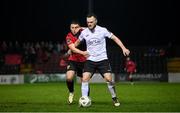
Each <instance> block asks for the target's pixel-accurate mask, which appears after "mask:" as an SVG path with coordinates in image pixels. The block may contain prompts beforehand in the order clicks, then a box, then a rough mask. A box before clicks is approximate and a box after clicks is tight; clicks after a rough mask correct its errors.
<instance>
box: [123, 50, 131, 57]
mask: <svg viewBox="0 0 180 113" xmlns="http://www.w3.org/2000/svg"><path fill="white" fill-rule="evenodd" d="M123 54H124V56H129V54H130V51H129V49H126V48H124V49H123Z"/></svg>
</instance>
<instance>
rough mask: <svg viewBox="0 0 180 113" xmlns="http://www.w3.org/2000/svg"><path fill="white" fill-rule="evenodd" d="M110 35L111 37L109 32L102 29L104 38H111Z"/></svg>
mask: <svg viewBox="0 0 180 113" xmlns="http://www.w3.org/2000/svg"><path fill="white" fill-rule="evenodd" d="M112 35H113V34H112V33H111V32H110V31H108V30H107V29H106V28H105V29H104V36H105V37H108V38H111V37H112Z"/></svg>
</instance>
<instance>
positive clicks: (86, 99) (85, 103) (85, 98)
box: [79, 96, 91, 107]
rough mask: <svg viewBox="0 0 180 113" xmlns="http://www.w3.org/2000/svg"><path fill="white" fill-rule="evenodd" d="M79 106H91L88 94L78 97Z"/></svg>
mask: <svg viewBox="0 0 180 113" xmlns="http://www.w3.org/2000/svg"><path fill="white" fill-rule="evenodd" d="M79 106H81V107H89V106H91V98H90V97H88V96H82V97H81V98H80V99H79Z"/></svg>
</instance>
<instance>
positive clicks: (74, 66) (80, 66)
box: [67, 61, 84, 77]
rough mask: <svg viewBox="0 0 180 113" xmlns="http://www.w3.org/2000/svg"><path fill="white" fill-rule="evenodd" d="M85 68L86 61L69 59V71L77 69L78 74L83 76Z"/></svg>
mask: <svg viewBox="0 0 180 113" xmlns="http://www.w3.org/2000/svg"><path fill="white" fill-rule="evenodd" d="M83 68H84V62H75V61H69V62H68V66H67V71H69V70H72V71H75V72H76V74H77V76H79V77H82V73H83Z"/></svg>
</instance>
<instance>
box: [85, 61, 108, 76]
mask: <svg viewBox="0 0 180 113" xmlns="http://www.w3.org/2000/svg"><path fill="white" fill-rule="evenodd" d="M97 71H98V72H99V73H100V74H101V75H102V76H103V75H104V73H111V66H110V63H109V61H108V60H102V61H99V62H93V61H90V60H87V61H86V63H85V65H84V72H90V73H91V74H92V75H93V74H94V73H95V72H97ZM103 77H104V76H103Z"/></svg>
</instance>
